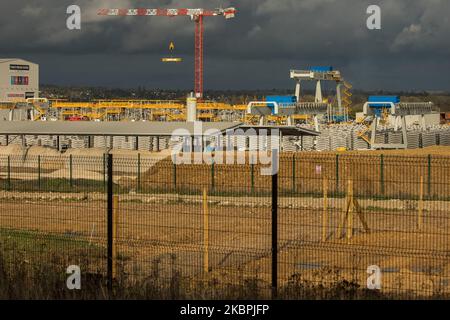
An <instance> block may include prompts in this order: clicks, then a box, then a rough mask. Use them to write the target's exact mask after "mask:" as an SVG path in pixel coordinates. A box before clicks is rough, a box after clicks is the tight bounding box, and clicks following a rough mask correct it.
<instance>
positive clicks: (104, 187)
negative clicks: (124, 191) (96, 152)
mask: <svg viewBox="0 0 450 320" xmlns="http://www.w3.org/2000/svg"><path fill="white" fill-rule="evenodd" d="M106 189H107V185H106V153H103V190H105V191H106Z"/></svg>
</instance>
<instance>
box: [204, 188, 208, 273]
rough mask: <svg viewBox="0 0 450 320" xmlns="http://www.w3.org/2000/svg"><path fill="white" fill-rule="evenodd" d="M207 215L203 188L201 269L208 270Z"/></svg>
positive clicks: (205, 193)
mask: <svg viewBox="0 0 450 320" xmlns="http://www.w3.org/2000/svg"><path fill="white" fill-rule="evenodd" d="M208 247H209V217H208V193H207V191H206V188H204V189H203V270H204V272H205V273H208V272H209V248H208Z"/></svg>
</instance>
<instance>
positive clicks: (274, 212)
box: [272, 171, 278, 299]
mask: <svg viewBox="0 0 450 320" xmlns="http://www.w3.org/2000/svg"><path fill="white" fill-rule="evenodd" d="M277 296H278V171H277V172H276V173H274V174H273V175H272V299H276V298H277Z"/></svg>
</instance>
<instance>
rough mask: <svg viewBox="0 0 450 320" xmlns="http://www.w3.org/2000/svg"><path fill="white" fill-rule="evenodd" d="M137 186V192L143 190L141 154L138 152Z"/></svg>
mask: <svg viewBox="0 0 450 320" xmlns="http://www.w3.org/2000/svg"><path fill="white" fill-rule="evenodd" d="M137 171H138V172H137V186H136V192H140V191H141V154H140V153H138V163H137Z"/></svg>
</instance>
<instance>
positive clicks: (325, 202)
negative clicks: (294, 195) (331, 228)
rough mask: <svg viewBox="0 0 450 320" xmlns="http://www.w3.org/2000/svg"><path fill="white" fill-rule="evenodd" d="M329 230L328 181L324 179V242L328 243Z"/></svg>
mask: <svg viewBox="0 0 450 320" xmlns="http://www.w3.org/2000/svg"><path fill="white" fill-rule="evenodd" d="M327 230H328V179H327V178H325V177H324V178H323V216H322V241H323V242H325V241H327Z"/></svg>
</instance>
